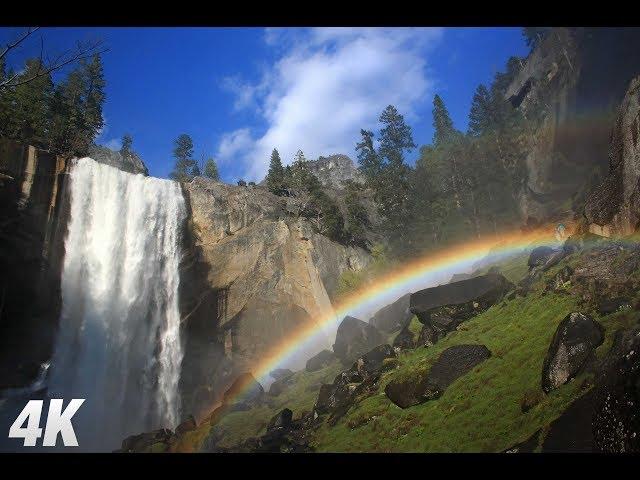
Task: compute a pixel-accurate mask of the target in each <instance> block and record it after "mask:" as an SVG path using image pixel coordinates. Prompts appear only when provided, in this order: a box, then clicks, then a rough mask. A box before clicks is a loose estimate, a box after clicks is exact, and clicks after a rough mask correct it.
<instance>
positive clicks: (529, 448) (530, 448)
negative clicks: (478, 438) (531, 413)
mask: <svg viewBox="0 0 640 480" xmlns="http://www.w3.org/2000/svg"><path fill="white" fill-rule="evenodd" d="M539 437H540V430H537V431H536V432H535V433H534V434H533V435H531V436H530V437H529V438H527V439H526V440H525V441H524V442H520V443H517V444H515V445H514V446H513V447H510V448H507V449H506V450H505V451H504V452H502V453H533V452H535V450H536V448H538V439H539Z"/></svg>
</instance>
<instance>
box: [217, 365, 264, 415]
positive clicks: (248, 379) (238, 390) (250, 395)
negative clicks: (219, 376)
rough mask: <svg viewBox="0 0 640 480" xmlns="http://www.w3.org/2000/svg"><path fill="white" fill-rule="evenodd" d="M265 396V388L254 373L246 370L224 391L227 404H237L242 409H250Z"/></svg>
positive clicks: (224, 401) (224, 399)
mask: <svg viewBox="0 0 640 480" xmlns="http://www.w3.org/2000/svg"><path fill="white" fill-rule="evenodd" d="M263 396H264V388H262V385H260V383H258V381H256V379H255V378H254V377H253V375H252V374H251V373H249V372H245V373H243V374H241V375H240V376H238V377H237V378H236V379H235V380H234V381H233V383H232V384H231V386H230V387H229V388H228V389H227V391H226V392H225V393H224V398H223V402H222V403H224V404H225V405H235V406H236V407H238V408H240V409H244V408H246V409H248V408H251V406H253V405H255V404H257V403H259V402H260V401H261V400H262V398H263Z"/></svg>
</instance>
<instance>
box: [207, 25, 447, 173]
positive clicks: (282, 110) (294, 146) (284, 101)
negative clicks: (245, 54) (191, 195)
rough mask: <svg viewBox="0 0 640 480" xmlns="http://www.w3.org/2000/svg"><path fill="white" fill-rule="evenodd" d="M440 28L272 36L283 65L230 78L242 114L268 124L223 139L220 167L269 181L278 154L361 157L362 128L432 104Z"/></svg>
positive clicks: (288, 157)
mask: <svg viewBox="0 0 640 480" xmlns="http://www.w3.org/2000/svg"><path fill="white" fill-rule="evenodd" d="M441 37H442V30H441V29H434V28H416V29H412V28H341V27H340V28H317V29H309V30H306V29H305V30H297V29H295V30H294V29H267V30H266V33H265V37H264V40H265V43H266V44H267V45H268V46H269V48H272V49H273V51H274V53H275V54H276V60H275V61H274V62H273V63H272V64H271V65H269V66H267V68H266V69H265V70H264V72H263V74H262V76H261V78H260V79H259V80H258V81H256V82H244V81H243V80H242V79H240V78H238V77H230V78H226V79H225V80H224V82H223V85H222V86H223V88H224V89H225V90H227V91H228V92H230V93H231V94H232V95H234V110H236V111H242V110H244V111H249V112H250V113H252V114H253V115H255V117H256V120H257V121H258V122H259V123H261V124H263V125H264V126H263V128H261V129H260V130H258V129H257V128H255V127H251V126H247V127H243V128H239V129H237V130H234V131H230V132H226V133H225V134H224V135H222V137H221V139H220V142H219V144H218V151H217V158H218V160H219V161H220V162H222V163H225V162H234V163H240V165H242V168H243V171H244V172H245V178H246V179H249V180H258V181H259V180H262V179H263V178H264V176H265V175H266V172H267V169H268V167H269V157H270V154H271V151H272V149H273V148H277V149H278V151H279V152H280V156H281V158H282V160H283V162H284V163H285V164H289V163H291V162H292V160H293V156H294V154H295V152H296V151H297V150H298V149H302V150H303V151H304V153H305V156H306V157H307V158H317V157H318V156H320V155H324V156H327V155H331V154H334V153H345V154H348V155H353V154H354V148H355V144H356V142H357V141H358V138H359V132H360V129H361V128H368V129H373V128H375V126H376V124H377V119H378V117H379V115H380V113H381V112H382V110H383V109H384V107H386V106H387V105H389V104H393V105H395V106H396V107H397V108H398V109H399V110H400V112H401V113H402V114H403V115H404V116H405V118H406V119H407V120H409V121H411V120H412V119H413V120H415V119H416V113H415V107H416V106H417V105H419V104H420V103H421V102H422V101H424V100H425V99H427V98H429V97H430V94H431V93H432V92H431V89H432V81H431V80H430V78H429V72H428V68H427V56H428V53H429V51H430V50H431V49H432V48H433V47H434V46H435V45H436V44H437V43H438V42H439V41H440V39H441Z"/></svg>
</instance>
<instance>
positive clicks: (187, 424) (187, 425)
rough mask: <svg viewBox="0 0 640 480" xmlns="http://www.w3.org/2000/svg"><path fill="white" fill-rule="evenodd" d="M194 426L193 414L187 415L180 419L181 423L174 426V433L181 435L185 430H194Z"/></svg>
mask: <svg viewBox="0 0 640 480" xmlns="http://www.w3.org/2000/svg"><path fill="white" fill-rule="evenodd" d="M196 427H197V425H196V419H195V418H194V417H193V415H189V416H188V417H187V418H186V419H184V420H183V421H182V423H180V425H178V426H177V427H176V435H183V434H185V433H187V432H190V431H192V430H195V429H196Z"/></svg>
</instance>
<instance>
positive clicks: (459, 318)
mask: <svg viewBox="0 0 640 480" xmlns="http://www.w3.org/2000/svg"><path fill="white" fill-rule="evenodd" d="M512 288H513V285H512V284H511V283H510V282H509V281H508V280H507V279H506V278H505V277H504V276H502V275H500V274H498V273H489V274H487V275H480V276H478V277H473V278H470V279H467V280H461V281H459V282H455V283H448V284H446V285H439V286H437V287H432V288H427V289H424V290H420V291H419V292H416V293H413V294H412V295H411V298H410V305H411V311H412V312H413V313H415V314H416V315H417V316H418V320H420V321H421V322H422V323H423V324H424V325H430V326H431V328H432V329H433V330H434V331H435V332H434V334H433V335H432V338H433V340H434V341H437V340H438V339H440V338H442V337H443V336H445V335H446V334H447V333H449V332H451V331H453V330H455V329H456V327H457V326H458V325H459V324H460V323H461V322H463V321H465V320H468V319H469V318H472V317H474V316H476V315H478V314H479V313H482V312H483V311H485V310H486V309H488V308H489V307H491V306H492V305H494V304H495V303H496V302H498V301H499V300H500V299H501V298H502V297H503V296H504V295H505V293H507V292H508V291H509V290H511V289H512Z"/></svg>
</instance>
